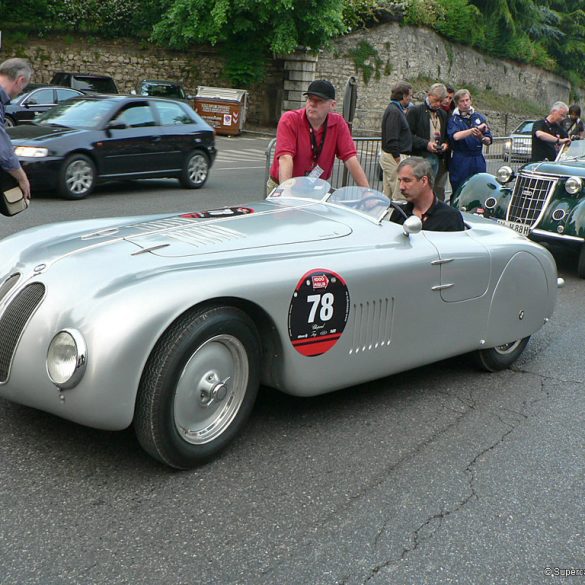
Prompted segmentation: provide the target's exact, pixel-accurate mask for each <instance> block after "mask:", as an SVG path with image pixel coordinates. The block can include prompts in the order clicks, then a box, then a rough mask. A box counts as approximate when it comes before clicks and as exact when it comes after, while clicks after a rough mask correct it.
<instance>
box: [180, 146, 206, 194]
mask: <svg viewBox="0 0 585 585" xmlns="http://www.w3.org/2000/svg"><path fill="white" fill-rule="evenodd" d="M208 176H209V158H208V156H207V155H206V154H205V153H204V152H202V151H200V150H196V151H194V152H192V153H191V154H189V155H188V156H187V158H186V159H185V163H184V165H183V172H182V173H181V176H180V178H179V181H180V183H181V185H182V186H183V187H185V189H200V188H201V187H203V185H205V181H207V177H208Z"/></svg>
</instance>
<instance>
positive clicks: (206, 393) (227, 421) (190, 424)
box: [134, 307, 260, 469]
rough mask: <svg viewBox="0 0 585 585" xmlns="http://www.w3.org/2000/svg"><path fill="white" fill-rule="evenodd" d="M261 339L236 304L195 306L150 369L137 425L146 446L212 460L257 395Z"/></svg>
mask: <svg viewBox="0 0 585 585" xmlns="http://www.w3.org/2000/svg"><path fill="white" fill-rule="evenodd" d="M259 367H260V342H259V339H258V334H257V332H256V328H255V326H254V323H253V322H252V321H251V320H250V318H249V317H248V316H247V315H246V314H245V313H243V312H242V311H240V310H239V309H236V308H233V307H211V308H207V309H201V310H196V311H193V312H192V313H190V314H189V313H188V314H187V315H185V316H184V317H182V318H181V319H180V320H179V321H177V322H176V323H175V324H174V325H173V326H172V327H171V328H170V329H169V330H168V331H167V332H166V333H165V334H164V335H163V337H162V338H161V339H160V340H159V342H158V343H157V345H156V347H155V349H154V350H153V352H152V354H151V356H150V358H149V359H148V362H147V365H146V367H145V369H144V372H143V375H142V380H141V382H140V388H139V392H138V398H137V404H136V415H135V419H134V426H135V430H136V435H137V437H138V440H139V442H140V444H141V445H142V447H143V448H144V449H145V450H146V451H147V452H148V453H149V454H150V455H152V456H153V457H154V458H155V459H158V460H159V461H161V462H162V463H165V464H166V465H169V466H170V467H174V468H177V469H189V468H191V467H194V466H196V465H198V464H201V463H204V462H206V461H209V460H210V459H212V458H213V457H215V456H216V455H217V454H218V453H219V452H220V451H221V450H223V449H224V448H225V447H226V446H227V445H228V444H229V443H230V442H231V441H232V440H233V438H234V437H235V436H236V435H237V434H238V432H239V431H240V430H241V428H242V427H243V426H244V424H245V422H246V420H247V419H248V417H249V415H250V412H251V410H252V406H253V405H254V402H255V400H256V395H257V394H258V385H259Z"/></svg>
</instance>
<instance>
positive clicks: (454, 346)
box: [0, 178, 558, 469]
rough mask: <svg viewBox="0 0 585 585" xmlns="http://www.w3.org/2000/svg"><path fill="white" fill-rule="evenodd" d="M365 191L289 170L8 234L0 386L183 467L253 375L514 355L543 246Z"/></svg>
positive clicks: (545, 287)
mask: <svg viewBox="0 0 585 585" xmlns="http://www.w3.org/2000/svg"><path fill="white" fill-rule="evenodd" d="M390 213H400V209H399V207H398V206H397V205H396V204H393V203H391V202H390V201H389V200H388V199H387V198H386V197H385V196H384V195H382V194H381V193H379V192H377V191H373V190H368V189H364V188H360V187H346V188H342V189H339V190H332V189H331V187H330V185H329V184H328V183H326V182H325V181H322V180H320V179H309V178H301V179H291V180H289V181H287V182H285V183H283V184H282V185H281V186H280V187H278V188H277V189H275V190H274V191H273V192H272V194H271V195H270V196H269V197H268V198H267V199H265V200H263V201H260V202H256V203H251V204H247V205H243V206H240V207H232V208H225V209H216V210H210V211H192V212H188V213H182V214H179V215H177V214H166V215H156V216H142V217H132V218H128V217H125V218H117V219H92V220H86V221H75V222H65V223H58V224H52V225H46V226H42V227H37V228H33V229H29V230H26V231H22V232H20V233H18V234H15V235H13V236H11V237H7V238H5V239H3V240H1V241H0V397H2V398H4V399H7V400H10V401H14V402H17V403H20V404H24V405H28V406H31V407H34V408H38V409H41V410H44V411H47V412H51V413H53V414H56V415H58V416H60V417H63V418H66V419H69V420H72V421H76V422H77V423H80V424H83V425H88V426H91V427H96V428H100V429H110V430H121V429H124V428H126V427H128V426H129V425H131V424H133V425H134V429H135V431H136V434H137V437H138V440H139V442H140V444H141V445H142V447H143V448H144V449H145V450H146V451H147V452H148V453H150V454H151V455H152V456H153V457H155V458H156V459H158V460H160V461H161V462H163V463H165V464H167V465H169V466H171V467H175V468H179V469H185V468H190V467H193V466H195V465H197V464H199V463H202V462H205V461H207V460H209V459H211V458H213V457H214V456H216V455H217V454H218V453H219V452H220V451H221V450H222V449H223V448H224V447H225V446H226V445H227V444H229V442H230V441H231V440H232V439H233V438H234V436H235V435H236V434H237V433H238V432H239V431H240V429H241V428H242V425H243V424H244V423H245V421H246V419H247V418H248V415H249V414H250V411H251V409H252V407H253V404H254V400H255V398H256V395H257V391H258V387H259V384H264V385H266V386H269V387H273V388H276V389H278V390H281V391H283V392H286V393H290V394H293V395H297V396H314V395H317V394H322V393H325V392H330V391H333V390H336V389H339V388H343V387H347V386H352V385H355V384H359V383H362V382H367V381H369V380H373V379H376V378H380V377H383V376H388V375H390V374H393V373H396V372H400V371H403V370H407V369H410V368H415V367H417V366H421V365H423V364H428V363H431V362H435V361H437V360H442V359H444V358H448V357H450V356H455V355H458V354H463V353H468V352H471V353H472V354H473V355H474V356H475V358H476V360H477V362H478V363H479V365H480V366H482V367H483V368H484V369H487V370H490V371H494V370H499V369H502V368H506V367H508V366H509V365H510V364H512V363H513V362H514V360H516V358H517V357H518V356H519V355H520V353H521V352H522V351H523V349H524V347H525V346H526V343H527V342H528V338H529V337H530V336H531V335H532V334H533V333H535V332H536V331H538V330H539V329H540V328H541V327H542V326H543V324H544V323H545V322H546V321H547V320H548V319H549V317H550V316H551V314H552V312H553V309H554V305H555V300H556V294H557V285H558V282H557V275H556V266H555V263H554V260H553V258H552V256H551V255H550V254H549V252H548V251H547V250H545V249H544V248H543V247H541V246H539V245H538V244H536V243H534V242H531V241H529V240H528V239H527V238H525V237H524V236H522V235H520V234H517V233H515V232H514V231H512V230H510V229H508V228H506V227H504V226H500V225H497V224H495V223H493V222H491V221H489V220H486V219H484V218H481V217H475V216H472V215H464V218H465V222H466V228H467V229H465V231H460V232H430V231H424V230H421V227H422V224H421V222H420V220H419V219H418V218H417V217H414V216H413V217H411V218H408V219H407V220H405V221H404V224H403V225H398V224H397V223H394V222H392V221H388V216H389V214H390Z"/></svg>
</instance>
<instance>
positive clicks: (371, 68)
mask: <svg viewBox="0 0 585 585" xmlns="http://www.w3.org/2000/svg"><path fill="white" fill-rule="evenodd" d="M347 56H348V57H349V58H350V59H351V60H352V61H353V63H354V65H355V70H356V71H357V72H359V71H361V72H362V78H363V80H364V83H365V84H366V85H367V84H368V82H369V81H370V79H371V78H372V75H373V76H374V77H375V78H376V79H380V70H381V69H382V65H383V62H382V59H380V56H379V55H378V51H376V49H375V48H374V47H372V45H370V43H368V41H360V42H359V43H358V45H357V46H356V47H354V48H353V49H349V51H348V52H347ZM387 65H389V63H387Z"/></svg>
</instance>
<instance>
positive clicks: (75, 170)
mask: <svg viewBox="0 0 585 585" xmlns="http://www.w3.org/2000/svg"><path fill="white" fill-rule="evenodd" d="M92 183H93V169H92V168H91V165H90V164H89V163H88V162H87V161H85V160H81V159H80V160H76V161H73V162H72V163H71V164H70V165H69V166H68V167H67V169H66V171H65V184H66V185H67V189H68V191H69V192H70V193H74V194H75V195H81V194H83V193H85V192H86V191H89V189H90V188H91V185H92Z"/></svg>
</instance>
